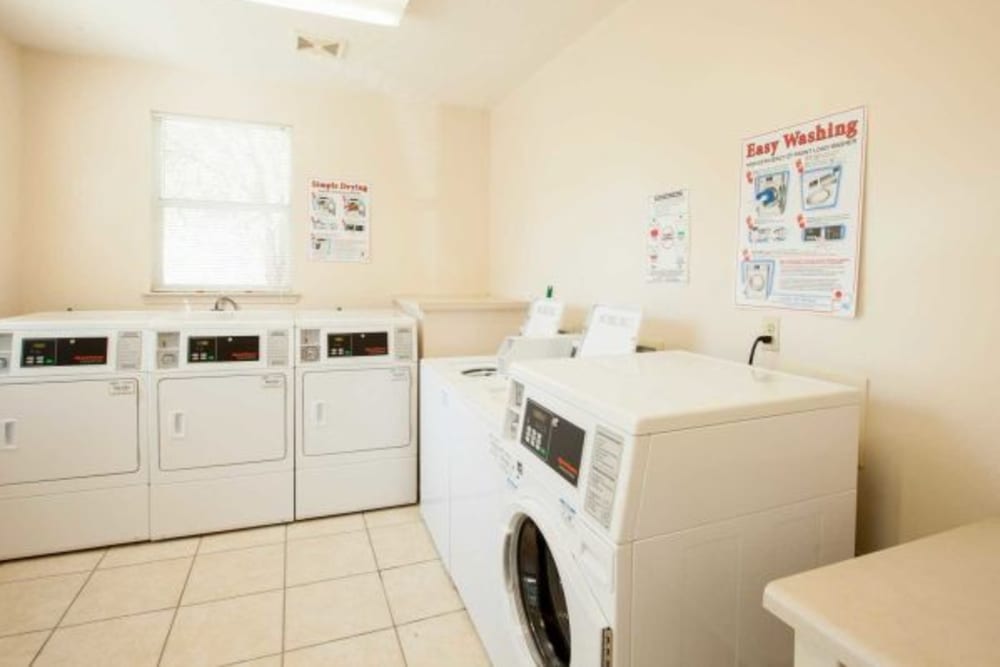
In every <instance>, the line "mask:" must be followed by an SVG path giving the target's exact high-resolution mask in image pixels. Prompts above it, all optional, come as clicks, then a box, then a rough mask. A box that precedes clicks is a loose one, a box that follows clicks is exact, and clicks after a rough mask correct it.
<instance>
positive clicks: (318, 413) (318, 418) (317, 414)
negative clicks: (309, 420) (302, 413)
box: [312, 401, 326, 426]
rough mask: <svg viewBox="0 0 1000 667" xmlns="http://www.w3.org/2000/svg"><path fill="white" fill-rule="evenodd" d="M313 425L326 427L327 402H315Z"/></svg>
mask: <svg viewBox="0 0 1000 667" xmlns="http://www.w3.org/2000/svg"><path fill="white" fill-rule="evenodd" d="M312 413H313V424H315V425H316V426H326V401H314V402H313V409H312Z"/></svg>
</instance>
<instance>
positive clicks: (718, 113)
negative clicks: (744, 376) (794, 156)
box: [490, 0, 1000, 550]
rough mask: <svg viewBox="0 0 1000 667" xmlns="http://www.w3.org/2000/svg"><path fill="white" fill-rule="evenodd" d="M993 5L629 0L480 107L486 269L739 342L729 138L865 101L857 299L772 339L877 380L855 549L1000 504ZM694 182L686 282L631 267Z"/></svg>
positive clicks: (787, 351) (754, 317) (703, 339)
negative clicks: (660, 217)
mask: <svg viewBox="0 0 1000 667" xmlns="http://www.w3.org/2000/svg"><path fill="white" fill-rule="evenodd" d="M998 23H1000V3H996V2H993V1H986V0H959V1H957V2H952V3H945V4H941V3H937V2H930V1H928V0H885V1H883V2H879V3H872V2H865V1H863V0H845V1H844V2H841V3H838V4H836V5H823V6H820V5H816V4H815V3H804V2H800V1H799V0H770V1H769V2H766V3H745V2H744V3H739V2H732V1H731V0H705V1H704V2H697V3H681V2H665V1H664V0H632V1H630V2H628V3H626V4H625V5H624V6H622V7H621V8H620V9H619V10H618V11H617V12H615V13H614V14H612V15H611V16H610V17H609V18H608V19H607V20H605V21H604V22H602V23H601V24H599V25H598V26H597V27H596V28H595V29H593V30H592V31H591V32H590V33H588V34H587V35H586V36H584V37H583V38H581V39H580V40H579V41H577V42H576V43H575V44H574V45H573V46H571V47H570V48H569V49H568V50H566V51H564V52H563V53H562V54H561V55H560V56H559V57H557V58H556V59H555V60H554V61H553V62H551V63H550V64H549V65H547V66H546V67H545V68H544V69H543V70H542V71H540V72H539V73H537V74H536V75H535V76H534V77H533V78H531V79H530V80H529V81H527V82H526V83H524V84H523V85H522V86H521V87H520V88H519V89H518V90H517V91H515V92H514V93H513V94H512V95H510V96H509V97H508V99H506V100H505V101H504V102H503V103H501V104H500V105H499V106H498V107H497V108H496V109H495V110H494V113H493V114H492V118H491V126H492V142H491V197H492V204H491V235H490V239H491V247H490V252H491V258H492V271H491V287H492V289H493V291H494V292H495V293H497V294H500V295H504V296H511V297H522V296H525V295H529V294H535V295H537V294H540V293H541V291H542V290H543V289H544V286H545V285H546V284H549V283H553V284H555V285H556V288H557V293H559V294H560V295H561V296H562V297H564V298H565V299H567V300H568V301H569V302H570V303H572V304H574V305H576V306H578V307H580V308H582V307H584V306H586V305H587V304H590V303H593V302H595V301H610V302H634V303H640V304H641V305H643V306H644V308H645V311H646V314H647V317H648V318H651V320H652V321H651V322H650V323H649V325H648V326H647V327H646V329H645V331H644V338H646V339H652V340H656V339H659V340H664V341H666V343H667V344H668V345H671V346H678V347H680V346H684V347H691V348H694V349H696V350H701V351H705V352H708V353H712V354H716V355H722V356H725V357H730V358H733V359H743V358H745V355H746V353H747V348H748V346H749V343H750V342H751V340H752V338H753V336H754V335H755V332H756V330H757V326H758V325H759V321H760V313H758V312H748V311H742V310H738V309H737V308H735V306H734V305H733V300H734V297H733V294H734V280H735V265H736V262H735V257H736V233H737V232H736V229H737V221H736V210H737V188H738V180H737V179H738V178H739V151H740V145H741V144H740V140H741V138H742V137H745V136H750V135H753V134H756V133H759V132H762V131H767V130H771V129H773V128H775V127H781V126H784V125H789V124H793V123H796V122H799V121H803V120H808V119H809V118H814V117H816V116H819V115H823V114H825V113H828V112H833V111H839V110H843V109H846V108H850V107H853V106H857V105H861V104H865V105H867V106H868V109H869V119H870V134H869V152H868V176H867V186H866V187H867V192H866V206H865V227H866V228H865V232H864V233H865V239H864V247H863V262H862V287H861V297H860V298H861V310H860V314H859V316H858V318H857V319H855V320H852V321H839V320H831V319H827V318H824V317H818V316H809V315H802V314H782V318H783V319H782V353H781V354H782V355H783V357H784V358H787V359H791V360H795V361H796V362H799V363H806V364H809V365H812V366H820V367H829V368H832V369H839V370H841V371H847V372H854V373H860V374H863V375H867V376H868V377H869V378H870V379H871V399H870V405H869V410H870V411H869V414H868V424H867V437H866V443H865V446H866V464H865V468H864V469H863V470H862V472H861V478H860V483H861V500H860V503H861V504H860V520H861V522H860V543H859V546H860V547H861V548H862V549H865V550H868V549H872V548H875V547H882V546H887V545H891V544H894V543H896V542H898V541H901V540H906V539H910V538H913V537H916V536H919V535H923V534H926V533H930V532H933V531H936V530H939V529H943V528H947V527H950V526H953V525H956V524H959V523H962V522H966V521H970V520H973V519H976V518H978V517H982V516H984V515H987V514H990V513H996V512H1000V419H997V416H996V412H997V405H998V403H1000V382H998V380H997V377H998V374H997V371H1000V354H998V352H997V347H996V345H997V340H998V339H1000V308H998V306H997V297H996V293H995V290H996V288H997V286H998V285H1000V260H998V257H1000V255H998V250H997V248H998V247H1000V197H998V196H997V175H998V174H1000V167H998V156H1000V132H998V131H997V118H998V116H997V109H998V108H1000V85H998V84H1000V79H998V75H1000V49H998V47H997V38H996V34H995V32H996V25H997V24H998ZM676 187H689V188H690V189H691V196H692V214H693V232H692V237H693V258H692V275H691V283H690V286H687V287H678V286H664V285H653V286H650V285H646V284H644V282H643V275H642V262H641V260H642V255H643V251H644V243H643V239H644V233H645V227H644V225H645V215H646V212H647V198H648V196H649V195H651V194H653V193H654V192H656V191H659V190H661V189H664V188H676Z"/></svg>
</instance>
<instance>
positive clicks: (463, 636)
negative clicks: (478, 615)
mask: <svg viewBox="0 0 1000 667" xmlns="http://www.w3.org/2000/svg"><path fill="white" fill-rule="evenodd" d="M398 632H399V641H400V643H401V644H402V645H403V654H404V655H405V656H406V664H407V665H408V667H446V666H451V665H454V667H489V665H490V661H489V658H487V657H486V651H485V650H484V649H483V645H482V643H481V642H480V641H479V636H478V635H477V634H476V630H475V628H474V627H473V625H472V621H471V620H469V616H468V614H466V613H465V612H464V611H460V612H457V613H454V614H447V615H445V616H435V617H434V618H428V619H426V620H423V621H417V622H416V623H410V624H409V625H401V626H399V628H398Z"/></svg>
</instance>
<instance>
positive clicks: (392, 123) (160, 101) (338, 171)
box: [20, 50, 489, 311]
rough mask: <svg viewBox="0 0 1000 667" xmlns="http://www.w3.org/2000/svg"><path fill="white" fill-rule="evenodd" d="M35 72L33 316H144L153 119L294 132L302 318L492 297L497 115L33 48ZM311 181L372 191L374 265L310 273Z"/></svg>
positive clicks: (28, 193)
mask: <svg viewBox="0 0 1000 667" xmlns="http://www.w3.org/2000/svg"><path fill="white" fill-rule="evenodd" d="M22 60H23V81H24V93H23V113H24V119H25V128H24V135H25V141H24V146H25V156H24V164H23V167H24V169H23V174H24V178H23V206H22V212H23V216H24V220H25V221H26V224H25V225H24V228H23V234H22V238H21V242H20V247H21V248H23V250H24V252H23V253H21V257H22V264H21V271H20V273H21V279H22V281H23V284H24V285H25V286H28V287H30V289H26V290H25V294H24V299H23V302H22V303H21V306H22V309H23V310H25V311H34V310H43V309H61V308H65V307H74V308H129V307H141V306H142V305H143V301H142V298H141V295H142V294H143V293H144V292H147V291H148V290H149V288H150V279H151V257H152V247H153V236H152V234H153V224H152V216H151V207H150V183H151V177H150V167H151V136H152V133H151V121H150V115H151V112H152V111H153V110H157V111H165V112H174V113H189V114H199V115H206V116H214V117H225V118H234V119H245V120H252V121H261V122H273V123H281V124H287V125H291V126H292V128H293V172H294V173H293V178H294V185H293V202H292V210H293V229H292V249H293V261H294V266H293V272H294V289H295V290H296V291H298V292H301V294H302V302H301V305H302V306H304V307H322V306H333V305H357V304H374V305H378V304H384V305H388V304H389V302H390V297H391V295H393V294H399V293H430V292H440V293H456V294H476V293H481V292H483V291H484V289H485V286H486V285H485V283H486V277H487V276H486V268H485V267H486V265H487V246H486V243H487V234H486V216H487V205H488V204H487V194H486V193H487V175H486V169H487V166H488V160H487V150H488V148H487V143H488V140H489V135H488V117H487V114H486V112H484V111H477V110H466V109H460V108H452V107H438V106H432V105H428V104H423V103H421V102H420V101H418V100H408V99H399V98H394V97H390V96H388V95H376V94H371V93H358V92H354V91H348V90H322V91H321V90H313V89H307V88H301V87H283V86H279V85H270V86H265V85H260V84H257V83H250V82H246V81H239V80H228V79H219V78H210V77H207V76H202V75H199V74H196V73H192V72H186V71H178V70H173V69H166V68H162V67H158V66H154V65H146V64H141V63H136V62H130V61H121V60H113V59H96V58H77V57H69V56H60V55H54V54H49V53H41V52H36V51H30V50H27V51H24V53H23V58H22ZM310 177H330V178H356V179H364V180H367V181H369V182H370V183H371V185H372V192H373V202H372V215H373V225H372V257H373V260H372V262H371V263H370V264H367V265H360V264H359V265H348V264H324V263H310V262H307V261H306V255H305V253H306V240H307V238H306V235H307V231H306V230H307V214H306V194H307V192H306V185H307V181H308V179H309V178H310Z"/></svg>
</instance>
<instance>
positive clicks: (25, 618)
mask: <svg viewBox="0 0 1000 667" xmlns="http://www.w3.org/2000/svg"><path fill="white" fill-rule="evenodd" d="M86 580H87V575H86V574H65V575H61V576H57V577H45V578H44V579H29V580H27V581H13V582H10V583H7V584H0V636H3V635H12V634H16V633H19V632H30V631H32V630H47V629H49V628H54V627H55V625H56V623H58V622H59V618H60V617H61V616H62V615H63V613H64V612H65V611H66V609H67V608H68V607H69V605H70V603H71V602H73V598H74V597H75V596H76V594H77V593H78V592H79V591H80V587H81V586H83V582H84V581H86Z"/></svg>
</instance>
